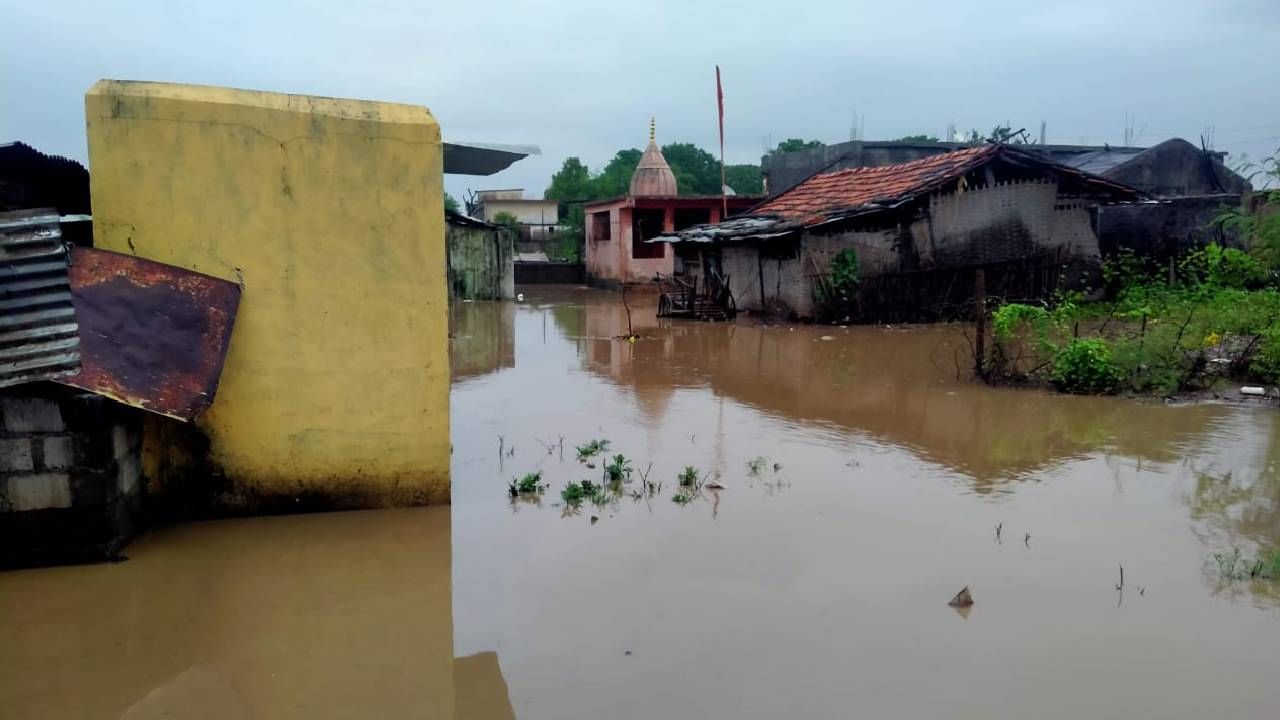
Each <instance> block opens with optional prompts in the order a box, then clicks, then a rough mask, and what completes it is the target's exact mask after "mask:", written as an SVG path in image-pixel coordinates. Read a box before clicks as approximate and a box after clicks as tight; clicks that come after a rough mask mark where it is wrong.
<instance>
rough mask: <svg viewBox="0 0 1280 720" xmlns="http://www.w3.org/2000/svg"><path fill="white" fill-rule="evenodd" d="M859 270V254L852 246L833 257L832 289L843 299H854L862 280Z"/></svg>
mask: <svg viewBox="0 0 1280 720" xmlns="http://www.w3.org/2000/svg"><path fill="white" fill-rule="evenodd" d="M858 272H859V267H858V254H857V253H856V252H854V251H853V250H852V249H851V248H845V249H844V250H841V251H840V252H838V253H836V256H835V257H834V258H832V259H831V289H832V290H834V291H835V293H836V295H837V296H839V298H840V299H841V300H844V301H846V302H847V301H849V300H852V299H853V294H854V293H855V292H857V290H858V283H859V282H860V281H861V277H860V276H859V275H858Z"/></svg>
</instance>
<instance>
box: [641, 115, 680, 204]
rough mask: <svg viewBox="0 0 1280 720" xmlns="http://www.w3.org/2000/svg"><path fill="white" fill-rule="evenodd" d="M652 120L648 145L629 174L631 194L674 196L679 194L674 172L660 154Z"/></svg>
mask: <svg viewBox="0 0 1280 720" xmlns="http://www.w3.org/2000/svg"><path fill="white" fill-rule="evenodd" d="M655 137H656V133H655V128H654V124H653V121H652V120H650V121H649V146H648V147H646V148H645V149H644V155H642V156H640V164H639V165H637V166H636V171H635V172H634V173H632V174H631V194H632V195H634V196H638V197H674V196H676V195H678V194H679V192H678V189H677V188H676V174H675V173H673V172H671V166H670V165H668V164H667V159H666V158H665V157H663V156H662V151H661V150H659V149H658V143H657V141H656V139H655Z"/></svg>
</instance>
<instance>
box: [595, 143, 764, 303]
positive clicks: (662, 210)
mask: <svg viewBox="0 0 1280 720" xmlns="http://www.w3.org/2000/svg"><path fill="white" fill-rule="evenodd" d="M759 201H760V197H759V196H751V195H729V196H727V197H721V196H720V195H703V196H691V195H685V196H681V195H680V194H679V187H678V185H677V183H676V176H675V173H673V172H672V171H671V166H670V165H668V164H667V159H666V158H665V157H663V156H662V150H660V149H659V148H658V144H657V140H656V138H655V132H654V128H653V127H652V126H651V127H650V128H649V145H648V146H647V147H646V148H645V151H644V155H643V156H641V158H640V164H639V165H637V166H636V170H635V173H633V174H632V176H631V187H630V191H629V192H628V193H627V194H626V195H623V196H622V197H619V198H611V199H608V200H597V201H595V202H589V203H587V204H585V205H584V206H583V212H584V214H585V219H586V265H587V279H588V280H589V281H591V282H593V283H595V284H600V285H609V286H612V285H617V284H620V283H646V282H651V281H652V280H654V278H655V277H656V276H658V275H667V276H671V275H675V276H682V275H690V276H693V277H698V276H699V274H700V272H701V271H700V269H699V268H700V265H701V255H700V253H698V252H697V250H696V248H684V247H680V248H677V249H676V251H672V250H671V249H670V248H668V247H667V243H649V242H646V241H647V240H650V239H653V238H656V237H658V236H659V235H662V234H663V233H671V232H678V231H680V230H683V229H685V228H688V227H692V226H695V225H700V224H704V223H717V222H720V221H721V220H722V219H724V218H723V214H724V210H725V207H726V206H727V208H728V211H729V215H730V216H733V215H736V214H738V213H741V212H743V211H744V210H747V209H748V208H750V207H751V206H753V205H755V204H756V203H757V202H759Z"/></svg>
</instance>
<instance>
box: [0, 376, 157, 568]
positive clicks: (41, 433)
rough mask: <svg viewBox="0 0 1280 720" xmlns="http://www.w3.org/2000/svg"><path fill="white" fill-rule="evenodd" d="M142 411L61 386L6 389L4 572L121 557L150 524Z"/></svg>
mask: <svg viewBox="0 0 1280 720" xmlns="http://www.w3.org/2000/svg"><path fill="white" fill-rule="evenodd" d="M22 392H26V393H28V394H26V395H21V394H18V393H22ZM141 415H142V411H140V410H136V409H134V408H131V407H127V406H124V405H120V404H119V403H116V402H114V401H112V400H108V399H107V398H104V397H102V396H100V395H93V394H90V393H81V392H78V391H70V390H67V389H66V388H60V387H59V386H56V385H29V386H26V387H24V388H13V389H6V390H5V394H4V395H0V569H3V568H6V567H14V566H22V565H43V564H50V563H58V562H88V561H96V560H108V559H111V558H113V557H116V555H117V552H118V550H119V549H120V548H121V547H122V546H123V545H124V544H125V543H126V542H128V541H129V539H131V538H132V537H133V535H134V533H135V532H136V531H137V529H138V527H139V526H140V524H141V523H140V516H141V510H142V495H143V487H142V476H141V460H140V452H141V445H142V420H141Z"/></svg>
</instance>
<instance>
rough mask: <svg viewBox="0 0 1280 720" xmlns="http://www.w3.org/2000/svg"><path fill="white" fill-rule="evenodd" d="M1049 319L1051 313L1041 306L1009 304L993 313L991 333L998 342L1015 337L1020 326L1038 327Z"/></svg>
mask: <svg viewBox="0 0 1280 720" xmlns="http://www.w3.org/2000/svg"><path fill="white" fill-rule="evenodd" d="M1048 319H1049V311H1048V310H1045V309H1044V308H1042V307H1040V306H1039V305H1023V304H1021V303H1008V304H1006V305H1001V306H1000V307H998V308H996V311H995V312H993V313H991V332H992V334H993V335H995V339H996V341H997V342H1000V341H1004V340H1008V339H1010V338H1012V337H1013V334H1014V332H1016V331H1017V329H1018V327H1019V326H1022V325H1031V326H1038V325H1040V324H1041V323H1042V322H1043V321H1046V320H1048Z"/></svg>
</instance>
